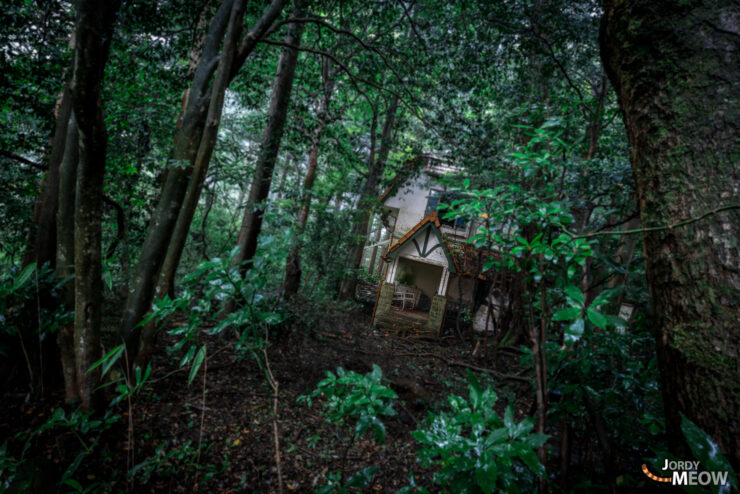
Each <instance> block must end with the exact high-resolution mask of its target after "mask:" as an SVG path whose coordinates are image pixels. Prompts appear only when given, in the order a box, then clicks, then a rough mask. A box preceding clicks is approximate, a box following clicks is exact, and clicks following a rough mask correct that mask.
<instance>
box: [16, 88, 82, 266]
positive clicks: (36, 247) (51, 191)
mask: <svg viewBox="0 0 740 494" xmlns="http://www.w3.org/2000/svg"><path fill="white" fill-rule="evenodd" d="M71 114H72V98H71V97H70V93H69V84H66V85H65V88H64V91H63V92H62V95H61V97H60V98H59V104H58V107H57V121H56V126H55V128H54V136H53V137H52V140H51V150H50V152H49V158H48V160H47V163H48V165H47V169H46V177H44V179H43V180H42V181H41V184H40V185H39V188H40V189H41V190H40V193H39V202H38V203H37V204H36V207H35V209H34V215H33V225H32V227H31V229H30V231H29V239H28V245H29V249H28V250H27V252H26V255H25V257H24V260H23V265H24V266H26V265H28V264H30V263H32V262H35V263H36V265H37V266H38V267H41V266H42V265H44V264H45V263H47V262H48V263H49V264H50V265H51V267H52V268H53V267H54V264H55V262H56V251H55V250H54V249H55V248H56V233H57V229H56V214H57V194H58V191H59V166H60V164H61V162H62V159H63V157H64V147H65V142H66V141H67V129H68V126H69V117H70V115H71Z"/></svg>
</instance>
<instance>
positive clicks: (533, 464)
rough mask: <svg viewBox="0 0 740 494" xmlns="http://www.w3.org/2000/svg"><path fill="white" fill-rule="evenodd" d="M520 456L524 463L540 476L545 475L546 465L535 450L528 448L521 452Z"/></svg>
mask: <svg viewBox="0 0 740 494" xmlns="http://www.w3.org/2000/svg"><path fill="white" fill-rule="evenodd" d="M519 458H521V459H522V461H523V462H524V464H525V465H527V466H528V467H529V469H530V470H532V471H533V472H534V473H535V474H536V475H537V476H538V477H542V476H544V475H545V467H544V466H542V463H540V460H539V458H537V454H536V453H535V452H534V450H531V449H528V450H526V451H523V452H521V453H519Z"/></svg>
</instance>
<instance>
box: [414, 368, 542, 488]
mask: <svg viewBox="0 0 740 494" xmlns="http://www.w3.org/2000/svg"><path fill="white" fill-rule="evenodd" d="M468 379H469V385H468V387H469V389H470V398H469V401H466V400H465V399H463V398H461V397H459V396H455V395H450V396H449V397H448V402H449V405H450V408H451V410H450V412H449V413H445V412H442V413H440V414H438V415H433V414H431V413H430V415H429V419H428V423H427V425H426V426H424V427H421V428H420V429H418V430H416V431H414V432H413V433H412V435H413V436H414V438H415V439H416V440H417V441H418V442H420V443H421V445H422V446H421V447H420V449H419V460H420V461H421V462H422V463H424V464H425V465H437V466H439V470H437V472H436V473H435V474H434V479H433V480H434V483H435V484H438V485H442V486H446V487H447V488H448V489H449V491H450V492H453V493H456V492H459V493H463V492H470V493H474V492H483V493H490V492H494V491H498V492H519V490H520V489H521V490H524V491H525V492H532V491H533V490H534V489H535V486H534V481H535V478H534V476H543V475H544V474H545V469H544V467H543V466H542V464H541V463H540V462H539V460H538V458H537V454H536V453H535V450H536V449H537V448H539V447H540V446H541V445H542V444H544V443H545V441H546V440H547V438H548V436H547V435H544V434H536V433H531V431H532V428H533V427H534V422H533V420H532V419H530V418H527V419H525V420H523V421H522V422H518V423H517V422H516V421H515V420H514V408H513V407H512V406H511V405H509V406H507V407H506V412H505V413H504V417H503V419H501V418H500V417H499V416H498V415H497V413H496V411H495V410H494V409H493V406H494V404H495V403H496V401H497V399H498V398H497V396H496V393H495V392H494V391H493V389H491V388H490V387H487V388H486V389H483V388H481V386H480V383H479V382H478V380H477V379H476V378H475V376H474V375H473V374H472V373H470V374H469V375H468Z"/></svg>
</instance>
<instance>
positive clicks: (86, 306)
mask: <svg viewBox="0 0 740 494" xmlns="http://www.w3.org/2000/svg"><path fill="white" fill-rule="evenodd" d="M119 5H120V2H118V1H112V2H104V3H103V2H97V1H95V0H81V1H80V2H79V4H78V6H77V24H76V27H75V36H76V40H75V43H76V46H75V55H74V62H73V72H72V83H71V96H72V107H73V109H74V114H75V120H76V122H77V127H78V129H79V163H78V165H77V194H76V203H75V206H76V207H75V221H74V247H75V255H74V260H75V326H74V353H75V361H76V364H77V376H76V377H77V383H78V390H79V394H80V401H81V403H82V407H83V409H84V410H92V409H94V408H95V388H96V386H97V384H98V375H97V373H96V372H90V371H89V370H88V369H89V368H90V367H91V366H92V364H93V363H94V362H95V361H96V360H97V359H98V358H99V357H100V322H101V316H102V291H103V290H102V288H103V287H102V278H101V276H102V271H101V220H102V217H101V210H102V203H103V177H104V175H105V152H106V145H107V140H108V136H107V134H106V131H105V119H104V117H103V102H102V99H101V89H102V82H103V75H104V73H105V63H106V60H107V58H108V51H109V49H110V40H111V37H112V35H113V23H114V21H115V17H116V12H117V11H118V7H119Z"/></svg>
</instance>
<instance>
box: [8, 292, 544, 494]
mask: <svg viewBox="0 0 740 494" xmlns="http://www.w3.org/2000/svg"><path fill="white" fill-rule="evenodd" d="M369 320H370V309H369V308H368V307H364V308H356V309H353V310H350V311H342V312H334V313H327V314H324V315H322V316H321V319H320V320H319V321H318V323H317V324H315V325H314V326H313V328H312V329H311V330H309V331H307V332H303V333H302V334H297V332H293V333H290V334H288V335H286V336H283V337H282V338H281V339H279V340H277V341H273V342H271V344H270V347H269V350H268V358H269V363H270V368H271V370H272V373H273V375H274V378H275V380H276V381H277V382H278V383H279V394H278V396H279V399H278V416H279V421H278V426H279V439H280V449H281V455H282V457H281V460H282V461H281V467H282V476H283V479H284V484H285V490H286V491H293V492H312V491H313V490H314V489H315V488H316V487H317V486H320V485H323V484H325V483H326V476H327V473H328V472H332V471H333V472H336V471H338V470H339V469H340V464H341V458H342V455H343V447H342V442H341V441H340V439H339V435H338V434H337V429H336V428H335V427H334V426H333V425H331V424H329V423H328V422H327V421H326V419H325V417H324V416H322V414H321V410H322V405H323V403H322V402H321V400H320V399H319V400H316V401H314V403H313V407H312V408H309V407H308V406H307V405H306V404H305V403H299V402H297V401H296V400H297V398H298V397H299V396H301V395H305V394H308V393H310V392H311V391H312V390H313V389H315V387H316V384H317V383H318V381H320V380H321V379H323V378H324V377H325V372H326V371H336V369H337V367H339V366H342V367H344V368H345V369H348V370H353V371H356V372H359V373H363V374H364V373H367V372H369V371H370V370H371V367H372V364H377V365H378V366H380V367H381V369H382V371H383V375H384V376H385V377H387V378H388V379H389V380H390V386H391V387H392V388H393V389H394V390H395V391H396V393H397V394H398V396H399V399H398V401H397V404H396V406H395V409H396V411H397V412H398V414H397V415H395V416H391V417H386V418H384V422H385V425H386V428H387V439H386V442H385V444H379V443H377V442H375V441H373V440H371V439H370V438H369V435H368V437H362V438H361V439H360V440H358V441H356V443H355V444H354V446H353V447H352V448H351V449H350V450H349V452H348V454H347V459H346V463H345V465H346V467H345V470H346V472H347V475H348V476H349V475H351V474H353V473H355V472H357V471H358V470H360V469H362V468H365V467H368V466H378V467H379V468H380V470H379V471H378V473H377V474H376V475H375V477H374V479H373V483H372V484H371V485H370V487H369V488H368V489H366V491H367V492H396V491H397V490H398V489H399V488H401V487H403V486H405V485H408V484H409V475H410V474H411V473H413V474H414V476H415V478H416V480H417V482H418V483H419V484H421V485H426V486H431V485H432V482H431V476H432V473H433V472H432V471H431V470H430V469H428V468H425V467H423V466H422V465H421V464H420V463H418V462H417V461H416V458H417V446H418V445H417V443H416V442H415V440H414V439H413V437H412V436H411V432H412V431H414V430H415V429H416V428H417V426H418V425H420V424H421V422H423V421H424V420H425V418H426V414H427V411H428V410H441V409H444V408H445V406H444V403H445V401H446V397H447V396H448V395H449V394H457V395H460V396H463V397H465V398H467V397H468V389H467V373H468V372H469V371H471V370H472V371H473V372H475V373H476V374H477V375H478V376H484V375H488V376H490V377H488V378H486V379H485V380H484V379H483V378H481V381H482V382H486V383H489V384H490V383H494V387H495V390H496V393H497V394H498V396H499V401H498V403H497V407H496V408H497V411H498V412H499V413H500V414H501V415H503V410H504V408H505V406H506V404H507V403H515V409H516V412H517V415H518V416H519V417H518V418H519V419H521V418H523V417H524V416H526V415H528V412H529V410H530V407H531V405H532V400H533V391H532V384H531V383H530V380H529V375H528V373H524V371H522V370H521V367H520V365H519V359H520V353H519V352H518V351H517V350H516V349H505V350H506V351H501V352H499V358H498V367H497V368H498V369H499V370H500V371H501V374H498V373H496V374H495V375H494V374H491V371H490V369H492V368H494V367H493V362H492V359H491V358H490V356H489V358H482V357H481V356H480V355H477V356H474V355H473V346H472V344H471V341H470V340H469V339H468V340H467V341H464V342H463V341H461V340H460V338H458V337H457V336H454V335H449V336H443V337H441V338H436V337H431V336H422V335H403V336H402V335H399V334H394V333H393V332H389V331H383V330H377V329H375V328H373V327H371V326H370V324H369ZM163 340H164V341H161V342H160V343H161V344H163V345H161V347H162V346H164V345H166V344H167V343H171V342H168V341H166V338H163ZM205 341H206V342H207V344H208V347H209V354H210V356H209V357H208V358H207V362H206V364H205V365H204V366H202V368H201V370H200V372H199V374H198V375H197V376H196V377H195V379H194V381H193V382H192V383H190V384H188V372H187V369H185V370H182V369H178V367H177V361H176V359H175V358H174V357H171V356H168V355H167V354H166V353H165V352H161V353H160V354H159V355H157V356H155V358H154V359H153V370H152V374H151V376H152V377H151V379H150V382H149V383H148V384H147V385H146V386H145V387H144V389H143V391H142V392H141V393H140V394H139V395H138V396H137V397H136V398H135V400H133V401H132V404H131V407H130V408H129V406H128V405H127V404H126V402H125V401H124V402H122V403H121V404H119V405H118V407H117V408H118V411H119V413H120V414H121V415H122V420H119V421H118V422H117V423H116V424H115V425H114V426H113V427H112V428H111V429H110V430H108V431H106V432H105V434H104V435H103V437H102V439H101V444H103V446H101V447H99V448H98V450H97V453H95V454H94V455H93V456H94V457H93V458H87V459H86V460H85V461H84V463H83V464H82V465H81V466H80V469H79V471H78V472H79V473H78V474H77V475H75V478H76V479H80V478H82V479H87V480H86V482H87V483H88V484H89V483H96V482H98V481H100V482H101V484H99V485H101V486H106V488H112V489H113V490H115V491H118V490H129V491H131V490H133V491H135V492H194V491H201V492H277V479H278V476H277V470H276V468H275V465H276V463H275V447H274V431H273V420H272V410H273V405H274V402H273V399H272V393H271V391H270V389H269V387H268V385H267V383H266V381H265V378H264V373H263V372H262V371H261V370H260V368H259V366H258V365H257V363H256V362H255V360H254V359H252V358H249V357H247V356H240V355H238V354H236V353H235V352H234V350H233V343H232V344H228V342H225V341H223V340H219V339H216V338H215V337H206V340H205ZM219 348H220V350H219ZM476 353H482V352H480V351H479V352H476ZM485 369H489V370H488V371H487V373H486V374H484V370H485ZM504 373H505V374H506V376H504V375H503V374H504ZM20 396H21V395H20V394H12V395H11V396H4V397H3V398H4V399H5V400H6V402H5V403H6V406H5V407H2V409H3V411H2V412H0V433H5V432H7V430H6V431H3V429H5V428H6V427H7V428H10V429H11V430H14V431H18V430H20V428H22V424H21V423H20V422H22V423H25V424H26V426H28V425H29V424H30V425H33V423H34V422H35V423H36V424H37V425H38V424H39V423H43V421H44V420H46V419H45V417H48V414H50V412H51V411H53V410H54V408H55V406H54V404H53V403H51V402H49V401H47V402H46V404H43V405H32V404H29V403H20V402H18V400H19V399H20ZM58 398H59V397H58ZM52 401H53V400H52ZM56 405H57V406H58V403H57V404H56ZM19 410H20V411H21V413H18V411H19ZM129 431H132V432H133V446H134V447H133V449H131V448H128V439H127V437H128V435H129V434H128V433H129ZM8 437H9V435H8ZM74 443H75V439H74V438H69V437H68V438H66V439H65V438H64V435H58V434H57V435H48V434H47V435H44V434H41V435H38V436H37V437H36V439H35V440H34V443H33V446H32V448H31V449H30V450H29V455H32V454H34V453H35V454H37V455H40V456H42V457H45V458H41V461H40V462H37V463H36V464H35V465H36V466H35V467H34V468H36V469H37V470H40V471H43V472H45V473H46V475H47V476H51V473H50V471H52V470H54V469H57V470H60V471H61V470H62V468H63V467H62V465H63V464H64V462H65V457H67V459H69V457H70V454H69V450H70V448H71V449H74ZM199 444H200V449H199V448H198V445H199ZM132 451H133V452H134V453H135V454H134V455H133V458H132V455H131V454H130V453H131V452H132ZM134 465H136V467H134V468H136V469H137V474H136V476H135V479H136V484H135V485H132V484H131V482H132V481H131V480H126V479H125V472H126V471H130V470H131V468H132V467H133V466H134Z"/></svg>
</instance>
